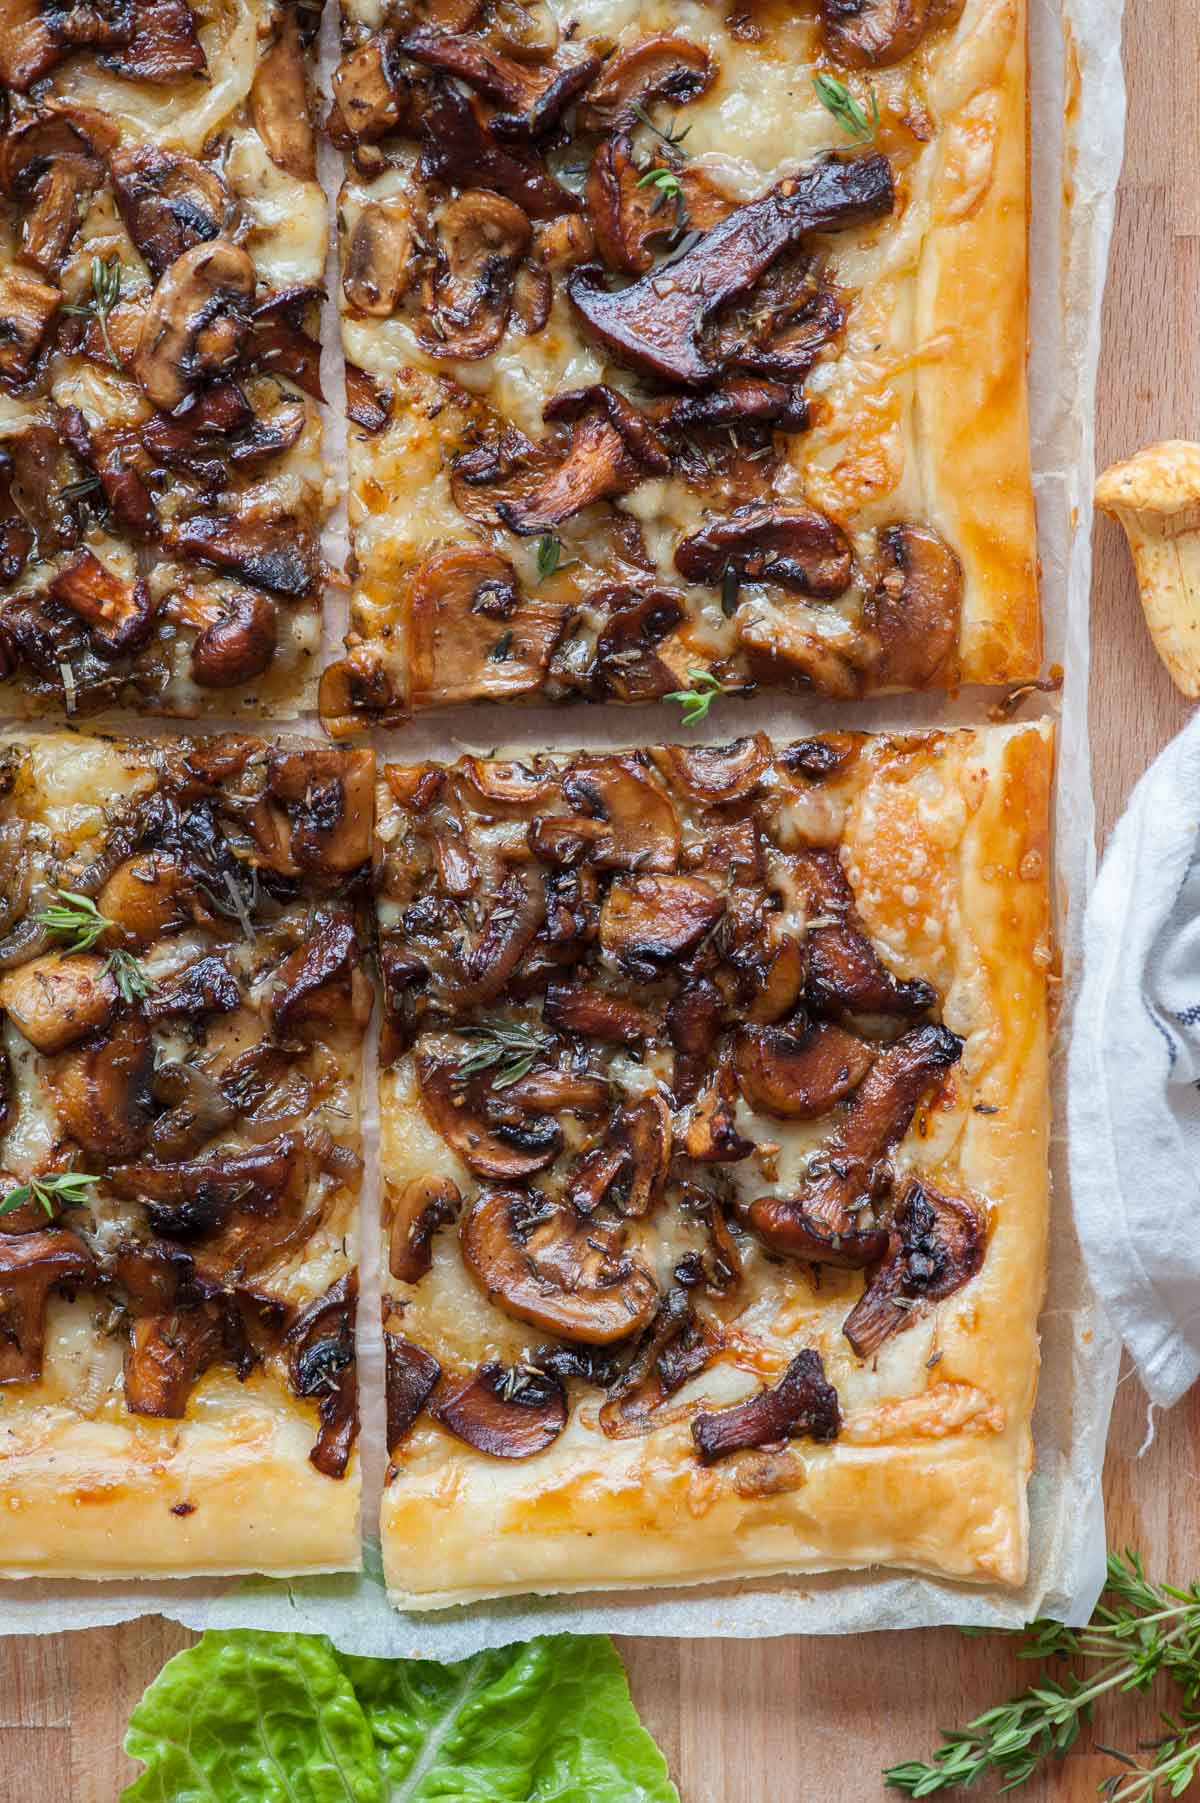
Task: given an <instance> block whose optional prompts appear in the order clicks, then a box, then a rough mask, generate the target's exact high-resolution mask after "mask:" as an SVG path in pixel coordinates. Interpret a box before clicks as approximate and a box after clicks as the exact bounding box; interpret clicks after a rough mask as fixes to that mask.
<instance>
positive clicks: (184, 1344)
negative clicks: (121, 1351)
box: [125, 1306, 222, 1421]
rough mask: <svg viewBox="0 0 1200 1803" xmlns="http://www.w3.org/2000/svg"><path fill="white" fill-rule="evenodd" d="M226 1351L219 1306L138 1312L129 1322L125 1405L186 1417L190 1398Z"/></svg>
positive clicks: (131, 1409)
mask: <svg viewBox="0 0 1200 1803" xmlns="http://www.w3.org/2000/svg"><path fill="white" fill-rule="evenodd" d="M221 1350H222V1348H221V1325H220V1321H219V1319H218V1317H217V1313H216V1311H215V1309H212V1308H206V1307H203V1306H201V1307H194V1308H179V1309H172V1310H171V1312H170V1313H168V1314H163V1315H139V1316H137V1317H136V1318H135V1319H134V1320H132V1321H131V1322H130V1323H129V1343H128V1345H127V1346H126V1348H125V1407H126V1408H127V1409H128V1410H129V1413H130V1414H131V1415H154V1416H158V1417H159V1418H160V1419H162V1420H164V1421H182V1420H183V1417H184V1416H185V1415H186V1414H187V1405H188V1397H189V1396H190V1395H191V1393H192V1390H193V1389H194V1388H195V1385H196V1383H197V1381H198V1380H199V1378H200V1377H201V1376H202V1375H203V1373H204V1372H205V1371H206V1370H207V1369H208V1367H209V1366H210V1365H211V1364H213V1363H214V1362H215V1361H216V1360H217V1359H218V1358H219V1357H220V1356H221Z"/></svg>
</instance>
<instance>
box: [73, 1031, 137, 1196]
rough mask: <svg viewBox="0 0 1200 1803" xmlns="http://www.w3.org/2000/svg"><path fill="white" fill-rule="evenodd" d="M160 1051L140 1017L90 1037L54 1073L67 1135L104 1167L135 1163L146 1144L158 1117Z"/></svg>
mask: <svg viewBox="0 0 1200 1803" xmlns="http://www.w3.org/2000/svg"><path fill="white" fill-rule="evenodd" d="M153 1074H154V1045H153V1042H152V1040H151V1037H150V1029H149V1027H148V1026H147V1024H146V1021H145V1020H144V1018H143V1017H142V1016H141V1015H139V1014H133V1013H130V1014H125V1015H123V1016H122V1017H121V1019H120V1020H118V1021H117V1022H116V1024H115V1025H114V1026H113V1027H111V1028H110V1029H109V1031H108V1032H107V1033H99V1034H94V1035H91V1036H89V1037H88V1038H87V1039H85V1040H83V1041H82V1043H81V1044H79V1045H76V1046H73V1047H72V1048H71V1049H70V1050H69V1051H66V1052H64V1053H63V1054H62V1055H61V1057H60V1058H59V1060H58V1062H57V1064H56V1065H55V1069H54V1077H53V1096H54V1107H55V1112H56V1113H57V1115H58V1118H59V1121H60V1122H61V1124H62V1127H63V1130H64V1132H66V1133H68V1134H69V1135H70V1137H71V1138H72V1139H73V1140H74V1141H75V1142H76V1144H77V1145H79V1146H81V1147H82V1148H83V1150H84V1152H85V1153H86V1154H87V1157H88V1159H89V1160H90V1161H91V1162H92V1163H94V1164H96V1165H97V1166H100V1167H101V1168H103V1167H104V1165H105V1164H106V1163H107V1162H108V1161H110V1160H112V1159H115V1158H131V1157H132V1156H133V1155H134V1153H135V1152H138V1151H140V1149H141V1147H142V1146H143V1144H144V1143H145V1140H146V1135H147V1132H148V1131H149V1127H150V1120H151V1117H152V1114H153V1098H152V1096H151V1090H150V1079H151V1077H152V1076H153Z"/></svg>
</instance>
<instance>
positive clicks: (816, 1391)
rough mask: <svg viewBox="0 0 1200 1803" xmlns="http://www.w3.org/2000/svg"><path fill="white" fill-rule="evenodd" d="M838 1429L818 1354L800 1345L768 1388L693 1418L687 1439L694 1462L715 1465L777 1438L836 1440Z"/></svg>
mask: <svg viewBox="0 0 1200 1803" xmlns="http://www.w3.org/2000/svg"><path fill="white" fill-rule="evenodd" d="M841 1426H842V1412H841V1409H840V1407H839V1405H838V1394H837V1391H836V1390H835V1389H834V1387H833V1385H832V1384H830V1383H826V1381H825V1367H824V1365H823V1364H822V1362H821V1355H820V1353H819V1352H814V1351H813V1350H812V1349H811V1347H806V1348H805V1350H804V1351H803V1352H799V1353H797V1355H796V1357H795V1358H794V1359H793V1360H792V1362H791V1364H790V1365H789V1366H788V1368H787V1370H786V1371H785V1372H784V1374H783V1376H782V1377H781V1378H780V1380H779V1382H778V1383H777V1384H774V1385H772V1386H771V1388H769V1389H764V1390H760V1391H759V1392H758V1394H757V1395H756V1396H751V1397H750V1398H749V1399H748V1400H747V1401H746V1402H739V1403H735V1404H734V1406H733V1407H732V1408H729V1409H718V1410H715V1411H713V1412H711V1413H710V1412H709V1411H707V1410H705V1411H703V1412H702V1413H700V1414H698V1415H696V1416H695V1417H694V1418H693V1420H692V1439H693V1440H694V1441H695V1445H696V1454H697V1457H698V1458H699V1460H700V1463H701V1464H702V1465H715V1464H716V1462H717V1460H718V1459H724V1458H728V1456H729V1454H730V1453H734V1452H748V1451H749V1450H750V1449H751V1448H752V1447H756V1446H773V1445H775V1444H777V1443H778V1442H780V1441H783V1440H796V1439H799V1438H801V1437H803V1438H804V1439H807V1440H817V1441H829V1440H836V1439H837V1437H838V1434H839V1433H840V1431H841Z"/></svg>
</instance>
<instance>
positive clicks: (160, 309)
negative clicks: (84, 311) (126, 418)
mask: <svg viewBox="0 0 1200 1803" xmlns="http://www.w3.org/2000/svg"><path fill="white" fill-rule="evenodd" d="M256 281H257V277H256V275H255V272H254V264H253V263H252V262H251V260H250V258H249V256H248V255H247V254H246V252H245V251H244V250H242V248H241V247H240V245H237V244H233V243H231V242H230V241H229V239H227V238H215V239H213V241H212V242H211V243H204V244H196V245H193V246H192V248H191V250H185V251H184V253H183V255H182V256H180V257H177V258H176V259H175V261H174V262H173V263H172V264H171V266H170V267H169V269H168V270H167V271H166V273H165V275H163V276H162V277H161V278H160V280H159V283H158V286H157V287H156V288H155V290H154V293H153V295H152V296H151V298H150V305H149V306H148V308H147V309H146V315H145V318H144V319H143V321H142V330H141V340H140V342H139V345H138V351H137V356H136V358H135V360H134V373H135V375H136V376H137V379H138V381H139V382H140V383H141V385H142V388H143V389H144V390H145V393H146V395H147V398H148V399H149V400H151V401H152V402H153V403H154V405H155V406H156V407H161V409H162V410H163V412H164V413H173V412H174V411H175V409H176V408H177V407H179V406H181V405H182V403H183V402H184V401H185V400H186V399H187V398H188V395H189V394H190V393H191V391H192V389H193V388H195V387H196V386H197V385H198V384H199V383H200V382H203V381H205V380H207V379H210V378H212V377H214V376H219V375H223V374H224V373H225V372H226V371H227V370H229V369H231V368H232V367H233V365H234V364H235V363H236V362H237V359H238V357H239V356H240V354H241V350H242V346H243V344H244V343H245V339H246V334H247V332H248V330H249V324H250V321H249V304H250V302H251V300H252V299H253V297H254V288H255V283H256Z"/></svg>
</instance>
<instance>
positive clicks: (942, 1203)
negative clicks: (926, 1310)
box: [842, 1177, 985, 1359]
mask: <svg viewBox="0 0 1200 1803" xmlns="http://www.w3.org/2000/svg"><path fill="white" fill-rule="evenodd" d="M984 1241H985V1229H984V1224H983V1222H982V1221H981V1219H980V1217H979V1214H978V1212H977V1211H976V1209H975V1208H974V1207H973V1206H972V1205H971V1203H969V1202H966V1201H963V1200H962V1199H961V1198H959V1197H958V1196H948V1195H945V1194H944V1193H943V1192H941V1191H939V1190H935V1189H932V1188H931V1187H930V1186H929V1184H927V1183H925V1182H923V1181H922V1180H921V1179H920V1178H918V1177H912V1178H910V1179H909V1182H908V1183H907V1185H906V1186H905V1189H904V1194H903V1195H902V1196H901V1198H900V1200H899V1202H898V1203H897V1205H896V1212H895V1214H894V1216H893V1217H892V1226H891V1237H890V1240H889V1243H888V1252H887V1258H886V1259H885V1261H884V1263H883V1264H882V1265H881V1266H880V1268H879V1270H878V1271H876V1272H875V1275H874V1276H873V1277H872V1278H871V1281H870V1283H869V1284H868V1285H867V1287H866V1289H865V1290H864V1291H863V1293H862V1295H861V1296H860V1297H859V1299H858V1301H857V1302H856V1303H855V1305H854V1307H853V1308H852V1309H851V1311H850V1313H849V1314H848V1315H847V1316H846V1320H845V1322H844V1324H843V1327H842V1332H843V1333H844V1334H845V1336H846V1338H847V1339H848V1340H849V1342H850V1344H851V1346H853V1348H854V1350H855V1352H856V1353H857V1354H858V1356H859V1358H860V1359H866V1358H870V1357H871V1356H872V1354H874V1353H876V1352H878V1350H879V1348H880V1347H881V1346H882V1345H883V1343H884V1341H885V1340H886V1339H888V1338H889V1337H890V1336H891V1335H892V1334H894V1333H902V1332H903V1331H904V1329H905V1328H906V1327H910V1326H911V1325H912V1323H913V1321H914V1320H915V1319H916V1317H917V1315H918V1313H919V1312H920V1305H921V1304H922V1303H928V1302H943V1301H945V1299H946V1297H947V1296H953V1295H954V1293H955V1291H956V1290H961V1289H962V1287H963V1285H964V1284H967V1283H969V1282H970V1281H971V1279H972V1277H974V1276H975V1274H976V1272H977V1271H978V1270H979V1269H980V1267H981V1266H982V1264H983V1253H984Z"/></svg>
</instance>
